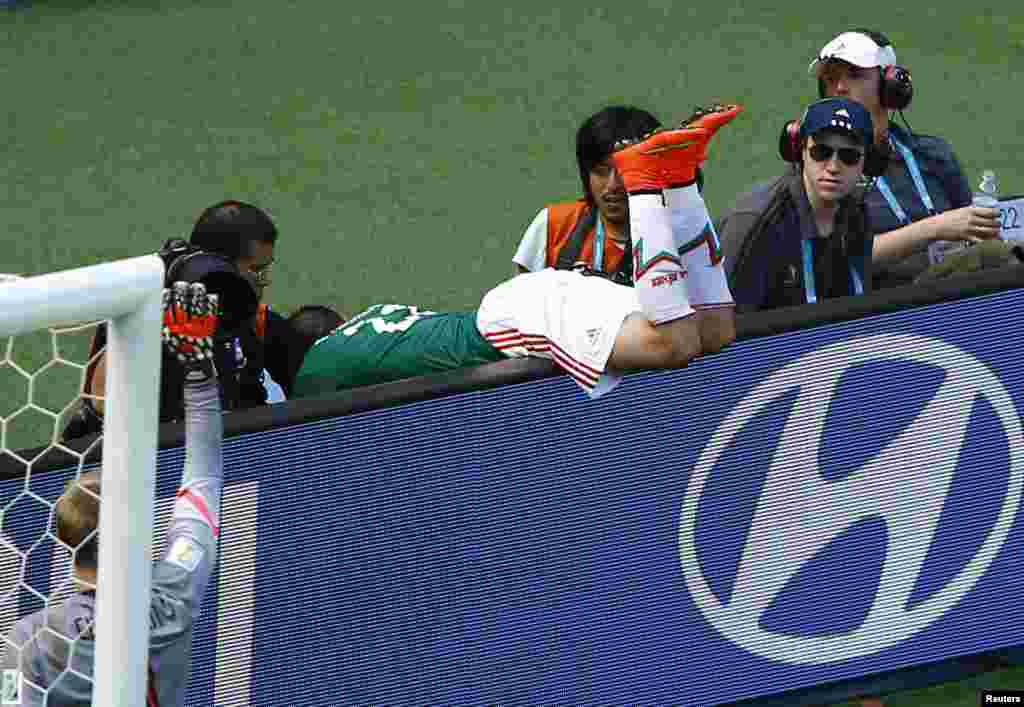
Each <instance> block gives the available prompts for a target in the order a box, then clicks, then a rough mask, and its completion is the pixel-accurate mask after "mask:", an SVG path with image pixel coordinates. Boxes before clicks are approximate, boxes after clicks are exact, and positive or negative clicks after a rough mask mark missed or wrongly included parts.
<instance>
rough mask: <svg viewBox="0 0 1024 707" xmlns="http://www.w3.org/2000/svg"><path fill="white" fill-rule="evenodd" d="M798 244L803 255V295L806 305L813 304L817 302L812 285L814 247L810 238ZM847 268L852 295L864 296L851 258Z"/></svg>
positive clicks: (859, 275) (816, 295)
mask: <svg viewBox="0 0 1024 707" xmlns="http://www.w3.org/2000/svg"><path fill="white" fill-rule="evenodd" d="M800 244H801V245H802V246H803V254H804V294H805V295H806V296H807V304H814V303H815V302H817V301H818V291H817V288H816V287H815V285H814V245H813V244H812V243H811V239H810V238H804V239H803V240H801V241H800ZM849 268H850V284H851V285H852V286H853V294H855V295H862V294H864V278H863V277H862V276H861V274H860V271H858V270H857V267H856V266H855V265H854V261H853V259H852V258H851V259H850V260H849Z"/></svg>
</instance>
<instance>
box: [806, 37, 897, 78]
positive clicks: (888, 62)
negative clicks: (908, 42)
mask: <svg viewBox="0 0 1024 707" xmlns="http://www.w3.org/2000/svg"><path fill="white" fill-rule="evenodd" d="M832 60H835V61H845V62H846V63H847V64H852V65H854V66H859V67H861V68H862V69H870V68H872V67H875V66H892V65H893V64H895V63H896V51H895V50H894V49H893V48H892V46H885V47H880V46H878V45H877V44H876V43H875V41H874V40H873V39H871V37H869V36H867V35H866V34H861V33H860V32H843V33H842V34H841V35H839V36H838V37H836V38H835V39H833V40H832V41H831V42H829V43H828V44H826V45H825V46H824V47H822V48H821V51H820V52H818V56H817V57H816V58H815V59H814V61H812V62H811V63H810V65H809V66H808V67H807V72H808V73H814V70H815V67H817V66H818V64H821V63H824V62H826V61H832Z"/></svg>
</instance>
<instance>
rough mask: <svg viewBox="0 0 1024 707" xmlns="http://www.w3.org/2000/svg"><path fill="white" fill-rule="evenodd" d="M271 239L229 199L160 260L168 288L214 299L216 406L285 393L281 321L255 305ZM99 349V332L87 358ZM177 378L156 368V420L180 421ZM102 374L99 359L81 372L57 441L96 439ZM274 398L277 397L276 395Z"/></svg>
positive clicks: (253, 213)
mask: <svg viewBox="0 0 1024 707" xmlns="http://www.w3.org/2000/svg"><path fill="white" fill-rule="evenodd" d="M277 238H278V231H277V227H276V226H275V224H274V222H273V220H272V219H271V218H270V215H269V214H268V213H267V212H266V211H264V210H263V209H260V208H259V207H257V206H254V205H252V204H247V203H245V202H242V201H238V200H235V199H229V200H226V201H221V202H218V203H216V204H214V205H213V206H210V207H209V208H207V209H205V210H204V211H203V212H202V214H200V216H199V218H198V219H197V220H196V223H195V225H194V226H193V229H192V233H191V235H190V237H189V240H188V241H187V242H186V241H184V240H181V239H171V240H170V241H168V242H167V243H165V244H164V247H163V249H162V250H161V253H162V254H163V255H164V258H165V260H166V261H168V272H167V275H168V278H169V280H176V279H183V280H186V281H188V282H203V283H204V285H206V287H207V288H208V289H209V290H210V292H211V293H213V294H217V295H218V296H219V297H220V298H221V304H222V307H223V309H224V317H223V320H224V321H223V326H222V330H223V332H224V334H223V335H221V337H220V339H219V341H218V352H219V354H218V361H219V362H220V364H221V367H222V369H224V370H222V371H221V387H222V392H223V393H224V399H223V400H222V403H223V405H224V407H225V409H228V410H241V409H246V408H250V407H256V406H259V405H264V404H266V403H268V402H276V401H278V400H281V399H284V398H285V397H286V396H287V394H288V390H287V387H286V385H287V384H285V383H283V381H285V380H287V347H286V345H285V342H284V341H283V337H284V336H287V335H288V332H289V330H288V328H287V326H286V322H285V319H284V317H282V316H281V315H280V314H278V313H276V312H274V311H273V310H272V309H271V308H270V307H269V306H268V305H266V304H264V303H262V302H261V301H260V300H261V298H262V296H263V294H264V292H265V290H266V288H267V287H268V286H269V285H270V268H271V266H272V265H273V262H274V250H275V246H276V244H277ZM105 344H106V333H105V330H104V329H103V327H100V328H99V329H98V330H97V333H96V336H95V337H94V340H93V344H92V351H91V353H90V357H92V356H96V354H97V353H98V352H99V351H100V350H101V349H102V348H103V346H105ZM180 377H181V372H180V370H178V368H177V367H176V366H175V365H174V363H173V361H166V360H165V362H164V365H163V370H162V375H161V390H160V420H161V421H162V422H167V421H172V420H180V419H182V414H183V408H182V397H181V381H180ZM105 383H106V366H105V363H104V357H103V355H102V354H100V355H99V356H96V358H95V359H94V360H93V361H92V363H91V364H90V365H89V367H88V368H87V370H86V376H85V383H84V387H83V394H84V395H83V398H82V400H81V402H80V403H79V406H78V409H77V410H76V411H75V414H74V415H73V416H72V418H71V421H70V422H69V424H68V425H67V427H66V428H65V430H64V434H63V438H64V439H65V440H72V439H76V438H79V437H83V436H85V435H88V434H94V433H98V432H99V431H100V430H101V429H102V427H103V399H102V396H103V392H104V389H105ZM278 391H280V392H278Z"/></svg>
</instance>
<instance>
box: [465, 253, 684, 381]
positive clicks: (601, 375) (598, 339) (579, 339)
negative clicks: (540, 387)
mask: <svg viewBox="0 0 1024 707" xmlns="http://www.w3.org/2000/svg"><path fill="white" fill-rule="evenodd" d="M634 312H640V313H642V312H643V310H642V309H641V307H640V301H639V300H638V299H637V296H636V290H634V289H633V288H632V287H625V286H623V285H616V284H615V283H613V282H610V281H608V280H606V279H604V278H602V277H593V276H590V277H588V276H584V275H581V274H579V273H577V272H573V271H571V270H554V269H552V268H548V269H546V270H541V271H539V272H533V273H525V274H523V275H518V276H516V277H514V278H512V279H511V280H508V281H507V282H503V283H502V284H500V285H498V286H497V287H495V288H494V289H493V290H491V291H490V292H488V293H487V294H486V295H485V296H484V299H483V301H482V302H481V303H480V308H479V310H477V317H476V324H477V329H479V331H480V333H481V334H482V335H483V336H484V338H486V339H487V341H488V342H490V344H491V345H492V346H494V347H495V348H496V349H498V350H499V351H501V352H502V353H504V354H505V355H506V356H508V357H510V358H516V357H520V356H536V357H540V358H547V359H551V360H552V361H554V362H555V363H556V364H557V365H558V366H559V367H560V368H562V369H563V370H564V371H565V372H566V373H568V374H569V375H571V376H572V378H573V380H575V381H576V382H577V383H578V384H579V385H580V387H582V388H583V390H584V391H586V393H587V394H588V395H589V396H590V397H591V398H597V397H599V396H601V395H603V394H605V393H607V392H608V391H610V390H611V389H612V388H614V387H615V386H616V385H618V384H619V382H620V381H621V380H622V374H621V372H617V371H614V370H608V368H607V363H608V357H609V356H611V353H612V348H613V347H614V345H615V337H616V336H617V335H618V333H619V329H620V328H621V327H622V322H623V321H625V319H626V317H628V316H629V315H630V314H632V313H634ZM691 313H692V310H691Z"/></svg>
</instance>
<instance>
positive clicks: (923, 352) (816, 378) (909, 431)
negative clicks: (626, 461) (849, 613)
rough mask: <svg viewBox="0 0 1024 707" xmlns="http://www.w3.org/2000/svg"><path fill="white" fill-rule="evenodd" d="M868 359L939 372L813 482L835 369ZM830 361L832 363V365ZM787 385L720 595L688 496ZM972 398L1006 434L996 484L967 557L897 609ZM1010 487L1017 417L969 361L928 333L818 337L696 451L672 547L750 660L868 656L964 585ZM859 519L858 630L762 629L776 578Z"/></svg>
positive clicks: (990, 539) (1015, 489)
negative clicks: (871, 548) (871, 552)
mask: <svg viewBox="0 0 1024 707" xmlns="http://www.w3.org/2000/svg"><path fill="white" fill-rule="evenodd" d="M882 360H897V361H912V362H915V363H923V364H928V365H931V366H935V367H937V368H940V369H942V370H943V371H945V373H946V376H945V379H944V380H943V382H942V384H941V385H940V387H939V389H938V391H937V392H936V394H935V396H934V397H933V398H932V399H931V400H930V401H928V402H927V403H926V404H925V405H924V406H923V408H922V409H921V410H920V411H919V412H918V414H917V416H916V417H915V418H914V420H913V421H912V422H911V423H910V424H909V425H908V426H907V427H906V428H905V429H904V430H903V431H902V432H901V433H900V434H899V435H898V436H896V437H895V438H894V439H893V440H892V441H891V442H889V443H888V444H887V445H886V446H885V447H884V448H883V449H882V450H880V451H879V452H878V453H877V454H876V455H875V456H874V457H872V458H871V459H869V460H868V461H867V462H866V463H865V464H864V465H863V466H862V467H861V468H860V469H857V470H856V471H854V472H853V473H851V474H849V475H847V476H846V477H845V478H843V479H841V480H838V481H831V482H830V481H825V480H824V479H823V478H822V476H821V473H820V471H819V468H818V456H819V450H820V448H821V440H822V434H823V432H824V423H825V419H826V415H827V413H828V409H829V404H830V402H831V399H832V397H833V395H834V394H835V391H836V389H837V385H838V383H839V381H840V379H841V377H842V375H843V373H844V372H845V371H846V370H848V369H849V368H851V367H853V366H857V365H862V364H865V363H869V362H870V363H877V362H879V361H882ZM836 361H843V363H844V365H842V366H837V365H836V364H835V362H836ZM880 383H882V382H881V381H880ZM794 388H799V392H798V393H797V396H796V399H795V402H794V403H793V407H792V409H791V411H790V415H789V418H788V419H787V420H786V423H785V427H784V429H783V430H782V434H781V435H780V437H779V441H778V447H777V448H776V449H775V450H774V453H773V455H772V460H771V463H770V467H769V469H768V472H767V475H766V477H765V480H764V485H763V488H762V490H761V494H760V497H759V498H758V499H757V502H756V504H755V506H754V515H753V519H752V520H751V522H750V527H749V532H748V534H747V536H746V542H745V545H744V547H743V548H742V551H741V553H740V556H739V564H738V566H737V568H736V577H735V581H734V584H733V589H732V592H731V594H730V596H729V597H728V599H727V602H728V603H723V602H722V601H720V600H719V598H718V597H717V596H716V595H715V594H714V592H713V591H712V589H711V587H710V585H709V583H708V580H707V578H706V577H705V576H704V574H703V571H702V569H701V565H700V564H699V562H698V554H697V547H696V529H697V511H698V507H699V502H700V499H701V496H702V494H703V492H704V488H705V485H706V483H707V481H708V478H709V475H711V474H713V473H714V471H715V466H716V464H717V463H718V460H719V457H720V456H721V454H722V452H723V451H724V450H725V449H726V448H727V447H728V446H729V444H730V442H731V441H732V440H733V438H734V437H735V436H736V435H737V434H738V433H739V432H740V431H741V430H742V429H743V428H744V426H745V425H746V424H747V422H749V421H750V420H751V419H752V418H753V417H754V416H755V415H757V414H758V413H759V412H760V411H761V410H762V409H763V408H764V407H765V406H767V405H769V404H770V403H771V402H772V401H773V400H775V399H777V398H778V395H779V394H781V393H783V392H785V391H786V390H792V389H794ZM977 397H984V398H985V399H986V400H987V401H988V403H989V404H990V405H991V406H992V408H993V410H995V413H996V416H997V417H998V420H999V421H1000V423H1001V425H1002V427H1003V431H1004V432H1005V433H1006V436H1007V440H1008V445H1009V460H1010V469H1009V488H1008V489H1006V497H1005V499H1004V501H1003V504H1002V507H1001V509H1000V510H999V514H998V517H997V518H996V519H995V522H994V523H993V525H992V527H991V529H990V530H989V532H988V534H987V535H986V537H985V538H984V540H983V541H982V542H981V544H980V546H979V547H978V549H977V551H976V552H975V554H974V556H973V557H972V558H971V559H970V560H969V561H968V562H967V564H966V565H965V566H964V567H963V569H961V570H960V572H959V573H958V574H957V575H956V576H955V577H953V578H952V579H950V580H949V581H948V582H947V583H946V585H945V586H943V587H941V588H939V589H938V590H937V591H935V592H934V593H933V594H931V595H930V596H928V597H927V599H925V600H924V601H922V602H921V603H920V604H918V605H917V606H914V607H913V608H912V609H908V608H907V606H908V599H909V598H910V596H911V592H913V590H914V586H915V583H916V581H917V579H918V575H919V574H920V572H921V568H922V563H923V562H924V559H925V556H926V553H927V552H928V548H929V546H930V544H931V542H932V539H933V537H934V535H935V530H936V527H937V524H938V521H939V515H940V513H941V511H942V508H943V504H944V502H945V500H946V496H947V494H948V492H949V488H950V484H951V482H952V480H953V474H954V472H955V470H956V467H957V461H958V458H959V453H960V451H961V450H962V448H963V443H964V439H965V437H966V434H967V425H968V422H969V420H970V417H971V409H972V407H973V401H974V400H975V398H977ZM883 481H884V483H883ZM1022 485H1024V435H1022V430H1021V420H1020V417H1019V415H1018V413H1017V410H1016V407H1015V406H1014V404H1013V400H1012V398H1011V397H1010V395H1009V393H1008V392H1007V390H1006V388H1005V387H1003V385H1002V383H1000V381H999V380H998V378H996V376H995V375H994V374H993V372H992V371H991V370H990V369H989V368H988V367H987V366H986V365H985V364H983V363H982V362H981V361H979V360H978V359H977V358H975V357H974V356H972V355H971V354H969V353H967V352H965V351H963V350H962V349H960V348H958V347H956V346H953V345H951V344H948V343H945V342H943V341H941V340H938V339H933V338H930V337H923V336H913V335H903V334H891V335H877V336H868V337H862V338H858V339H854V340H851V341H843V342H840V343H836V344H832V345H830V346H827V347H824V348H822V349H819V350H816V351H812V352H809V353H807V354H805V355H803V356H801V357H800V358H799V359H797V360H796V361H793V362H792V363H790V364H788V365H787V366H785V367H784V368H782V369H780V370H778V371H776V372H775V373H773V374H772V375H771V376H769V377H768V379H767V380H765V381H764V382H762V383H761V384H760V385H758V386H757V387H756V388H755V389H754V390H752V391H751V392H750V393H748V394H747V396H746V398H745V399H744V400H743V401H742V402H740V403H739V405H737V406H736V408H735V409H734V410H733V411H732V413H731V414H730V415H729V416H728V417H727V418H726V419H725V420H724V421H723V422H722V423H721V424H720V425H719V427H718V429H717V430H716V432H715V434H714V435H713V436H712V438H711V440H710V441H709V443H708V445H707V446H706V447H705V448H704V450H703V451H702V452H701V455H700V457H699V458H698V461H697V464H696V467H695V468H694V471H693V475H692V476H691V478H690V482H689V487H688V489H687V493H686V496H685V500H684V501H683V508H682V514H681V518H680V531H679V554H680V562H681V565H682V570H683V574H684V576H685V579H686V585H687V587H688V589H689V591H690V595H691V596H692V598H693V600H694V602H695V604H696V605H697V607H698V608H699V609H700V611H701V612H702V614H703V615H704V617H705V618H706V619H707V620H708V621H709V622H710V623H711V625H712V626H714V628H715V630H717V631H718V632H719V633H720V634H721V635H722V636H724V637H725V638H726V639H727V640H729V641H731V642H732V643H733V644H735V645H737V646H740V647H742V648H744V649H745V650H747V651H749V652H751V653H753V654H755V655H758V656H761V657H764V658H768V659H771V660H775V661H780V662H784V663H791V664H800V665H815V664H825V663H833V662H838V661H843V660H848V659H851V658H857V657H861V656H867V655H871V654H873V653H876V652H878V651H880V650H883V649H885V648H889V647H891V646H894V645H896V644H898V643H900V642H902V641H904V640H906V639H908V638H910V637H912V636H914V635H916V634H917V633H919V632H921V631H923V630H924V629H925V628H927V627H928V626H929V625H930V624H932V623H933V622H935V621H937V620H938V619H939V618H941V617H942V616H943V615H944V614H945V613H946V612H947V611H949V610H950V609H951V608H953V607H954V606H955V605H956V604H957V602H959V601H960V599H961V598H962V597H963V596H964V595H966V594H967V593H968V592H969V591H970V590H971V588H972V587H973V586H974V584H975V583H976V582H977V581H978V579H979V578H981V576H982V575H983V574H984V573H985V571H986V570H987V569H988V567H989V565H990V564H991V563H992V561H993V559H995V557H996V554H997V553H998V552H999V550H1000V549H1001V548H1002V546H1003V543H1004V542H1005V540H1006V536H1007V533H1008V532H1009V530H1010V528H1011V527H1012V525H1013V522H1014V519H1015V517H1016V515H1017V511H1018V509H1019V507H1020V503H1021V490H1022ZM894 488H897V489H899V492H894V491H893V489H894ZM994 491H995V490H994ZM823 509H827V511H828V512H827V513H823V512H822V510H823ZM865 518H881V519H882V520H884V522H885V525H886V529H887V545H886V548H885V559H884V563H883V564H882V568H881V577H880V581H879V586H878V588H877V590H876V591H875V595H874V600H873V602H872V604H871V607H870V609H869V610H868V612H867V615H866V616H865V618H864V621H863V622H862V623H861V625H860V626H858V627H857V628H856V630H854V631H849V632H844V633H842V634H838V633H835V634H825V635H809V636H794V635H784V634H780V633H774V632H771V631H768V630H765V629H764V628H763V627H762V626H761V625H760V621H761V618H762V616H763V614H764V612H765V611H766V610H767V609H768V608H769V607H770V606H771V605H772V602H773V600H775V598H776V597H777V595H778V594H779V592H780V591H782V589H783V588H784V587H785V586H786V584H787V582H788V581H789V580H790V579H792V578H793V577H794V575H796V573H797V572H799V571H800V569H801V567H803V566H804V565H805V564H806V563H807V562H808V561H809V560H811V559H812V558H813V557H814V556H815V555H816V553H818V552H819V551H820V550H822V549H823V548H824V547H825V546H827V545H828V544H829V543H830V542H831V541H832V540H833V539H834V538H836V537H837V536H838V535H839V534H841V533H843V532H844V531H845V530H847V529H848V528H849V527H850V526H851V525H853V524H854V523H856V522H857V521H859V520H862V519H865Z"/></svg>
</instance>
